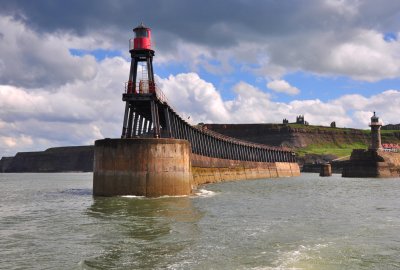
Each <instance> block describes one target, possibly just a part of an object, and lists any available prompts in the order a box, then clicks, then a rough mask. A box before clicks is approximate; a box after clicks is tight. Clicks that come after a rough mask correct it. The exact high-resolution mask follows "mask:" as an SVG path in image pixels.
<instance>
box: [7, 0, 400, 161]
mask: <svg viewBox="0 0 400 270" xmlns="http://www.w3.org/2000/svg"><path fill="white" fill-rule="evenodd" d="M0 6H1V9H0V157H1V156H11V155H14V154H15V153H16V152H22V151H40V150H44V149H46V148H49V147H57V146H69V145H89V144H93V142H94V141H95V140H97V139H102V138H118V137H120V136H121V131H122V120H123V111H124V104H123V102H122V99H121V96H122V93H123V91H124V84H125V82H126V81H127V80H128V76H129V65H130V55H129V52H128V40H129V39H130V38H132V37H133V32H132V29H133V28H134V27H136V26H137V25H139V24H140V23H141V22H143V23H144V24H145V25H146V26H148V27H150V28H151V29H152V35H153V48H154V50H155V53H156V55H155V58H154V62H153V64H154V72H155V75H156V80H157V84H158V85H159V87H160V88H161V89H162V91H163V92H164V93H165V95H166V96H167V98H168V101H169V103H170V104H171V106H172V107H174V108H175V110H176V111H178V113H179V114H180V115H182V116H183V117H184V118H185V119H188V121H189V122H190V123H192V124H196V123H199V122H204V123H281V122H282V119H283V118H287V119H288V120H289V121H290V122H294V121H295V119H296V116H297V115H304V116H305V120H306V121H308V122H309V123H310V124H311V125H329V124H330V123H331V122H332V121H335V122H336V125H337V126H338V127H351V128H363V129H367V128H368V122H369V120H370V117H371V116H372V112H373V111H376V112H377V115H378V116H379V117H380V119H381V120H382V122H383V123H384V124H389V123H390V124H398V123H400V117H399V115H400V61H399V60H400V36H399V35H400V1H394V0H380V1H376V0H363V1H362V0H296V1H293V0H280V1H277V0H262V1H261V0H260V1H257V0H247V1H244V0H229V1H226V0H225V1H223V0H202V1H194V0H154V1H153V0H147V1H135V0H133V1H132V0H131V1H123V0H119V1H118V0H112V1H111V0H108V1H107V0H86V1H80V0H69V1H62V0H36V1H30V0H26V1H20V0H13V1H6V0H0Z"/></svg>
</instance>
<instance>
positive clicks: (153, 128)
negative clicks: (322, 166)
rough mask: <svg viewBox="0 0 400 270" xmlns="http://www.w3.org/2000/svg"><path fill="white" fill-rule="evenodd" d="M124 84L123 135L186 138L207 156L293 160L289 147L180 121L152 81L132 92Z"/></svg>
mask: <svg viewBox="0 0 400 270" xmlns="http://www.w3.org/2000/svg"><path fill="white" fill-rule="evenodd" d="M129 87H131V86H130V85H126V87H125V94H123V98H122V99H123V101H125V102H126V104H127V107H128V110H129V115H130V117H129V121H127V127H126V129H125V131H123V137H124V138H140V137H154V138H176V139H183V140H188V141H189V142H190V144H191V148H192V153H194V154H197V155H202V156H207V157H214V158H222V159H230V160H243V161H255V162H296V160H295V154H294V153H293V152H292V151H290V150H289V149H285V148H280V147H271V146H267V145H262V144H256V143H251V142H247V141H243V140H239V139H235V138H231V137H228V136H224V135H222V134H220V133H217V132H214V131H211V130H208V129H205V128H203V126H192V125H190V124H188V123H187V122H186V121H185V120H183V119H182V118H181V117H180V116H179V115H178V114H177V113H176V111H175V110H174V109H173V108H172V107H171V106H170V105H169V104H168V102H167V100H166V98H165V96H164V94H163V93H162V91H161V90H160V89H158V88H157V86H156V84H155V83H154V82H153V81H143V80H142V81H140V82H139V83H138V85H135V89H137V90H136V91H133V92H132V91H129Z"/></svg>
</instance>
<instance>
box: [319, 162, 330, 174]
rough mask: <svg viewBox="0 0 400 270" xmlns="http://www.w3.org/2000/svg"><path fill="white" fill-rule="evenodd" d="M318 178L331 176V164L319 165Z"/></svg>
mask: <svg viewBox="0 0 400 270" xmlns="http://www.w3.org/2000/svg"><path fill="white" fill-rule="evenodd" d="M319 176H332V166H331V164H329V163H327V164H321V168H320V172H319Z"/></svg>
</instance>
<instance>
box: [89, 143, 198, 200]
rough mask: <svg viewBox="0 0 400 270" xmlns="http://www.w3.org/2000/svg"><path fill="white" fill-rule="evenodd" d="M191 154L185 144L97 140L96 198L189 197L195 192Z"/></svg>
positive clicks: (95, 161)
mask: <svg viewBox="0 0 400 270" xmlns="http://www.w3.org/2000/svg"><path fill="white" fill-rule="evenodd" d="M190 153H191V150H190V144H189V142H188V141H186V140H177V139H153V138H145V139H104V140H98V141H96V142H95V148H94V171H93V195H95V196H114V195H137V196H146V197H158V196H163V195H171V196H175V195H188V194H190V192H191V189H192V188H191V182H192V181H191V178H192V172H191V166H190Z"/></svg>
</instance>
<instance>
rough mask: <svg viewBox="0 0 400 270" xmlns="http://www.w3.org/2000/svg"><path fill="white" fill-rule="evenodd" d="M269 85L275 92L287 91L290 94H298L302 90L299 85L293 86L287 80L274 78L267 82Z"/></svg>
mask: <svg viewBox="0 0 400 270" xmlns="http://www.w3.org/2000/svg"><path fill="white" fill-rule="evenodd" d="M267 87H268V88H269V89H271V90H273V91H275V92H279V93H285V94H288V95H297V94H298V93H300V90H299V89H298V88H297V87H294V86H291V85H290V84H289V83H288V82H287V81H285V80H273V81H270V82H268V83H267Z"/></svg>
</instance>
